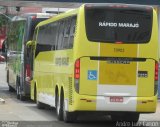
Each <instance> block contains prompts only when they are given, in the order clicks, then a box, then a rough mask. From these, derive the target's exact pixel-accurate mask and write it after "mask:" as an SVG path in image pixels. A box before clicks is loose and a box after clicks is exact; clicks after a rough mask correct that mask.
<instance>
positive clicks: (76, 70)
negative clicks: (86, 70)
mask: <svg viewBox="0 0 160 127" xmlns="http://www.w3.org/2000/svg"><path fill="white" fill-rule="evenodd" d="M74 78H75V79H79V78H80V59H78V60H76V62H75V68H74Z"/></svg>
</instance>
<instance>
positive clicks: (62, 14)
mask: <svg viewBox="0 0 160 127" xmlns="http://www.w3.org/2000/svg"><path fill="white" fill-rule="evenodd" d="M78 11H79V8H78V9H71V10H68V11H66V12H63V13H60V14H58V15H56V16H54V17H52V18H50V19H47V20H45V21H42V22H40V23H39V24H38V25H37V26H36V27H40V26H43V25H45V24H48V23H51V22H53V21H57V20H59V19H62V18H65V17H69V16H72V15H76V14H77V13H78Z"/></svg>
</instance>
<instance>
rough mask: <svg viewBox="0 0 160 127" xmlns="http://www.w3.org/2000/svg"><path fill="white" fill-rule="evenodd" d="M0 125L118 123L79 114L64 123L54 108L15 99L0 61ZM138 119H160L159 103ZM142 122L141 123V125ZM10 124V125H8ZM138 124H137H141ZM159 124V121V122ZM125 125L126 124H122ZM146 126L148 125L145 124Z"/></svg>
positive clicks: (105, 126)
mask: <svg viewBox="0 0 160 127" xmlns="http://www.w3.org/2000/svg"><path fill="white" fill-rule="evenodd" d="M0 98H2V99H4V100H5V103H0V121H1V122H0V127H1V126H2V127H114V126H115V127H116V126H121V125H120V123H112V122H111V121H110V120H109V119H108V117H103V116H86V115H85V116H80V117H79V120H78V121H77V122H76V123H64V122H61V121H58V120H57V118H56V111H55V109H51V108H49V107H48V108H46V109H37V107H36V104H35V103H34V102H32V101H23V102H22V101H20V100H17V99H16V94H15V93H14V92H9V91H8V86H7V83H6V71H5V63H0ZM140 121H160V103H159V104H158V106H157V112H156V113H154V114H144V115H141V116H140ZM142 124H143V123H141V125H142ZM8 125H10V126H8ZM141 125H138V126H141ZM159 125H160V123H159ZM123 126H126V127H127V124H123ZM147 127H148V126H147Z"/></svg>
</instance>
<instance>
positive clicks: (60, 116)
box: [56, 92, 63, 121]
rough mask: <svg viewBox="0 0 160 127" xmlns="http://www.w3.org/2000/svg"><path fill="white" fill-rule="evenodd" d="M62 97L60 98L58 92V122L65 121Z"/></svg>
mask: <svg viewBox="0 0 160 127" xmlns="http://www.w3.org/2000/svg"><path fill="white" fill-rule="evenodd" d="M61 102H62V101H61V96H60V97H59V94H58V92H57V94H56V113H57V118H58V120H60V121H62V120H63V107H62V103H61Z"/></svg>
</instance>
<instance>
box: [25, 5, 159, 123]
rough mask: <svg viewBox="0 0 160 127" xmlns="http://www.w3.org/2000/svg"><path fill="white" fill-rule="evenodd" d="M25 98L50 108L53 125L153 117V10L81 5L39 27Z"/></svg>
mask: <svg viewBox="0 0 160 127" xmlns="http://www.w3.org/2000/svg"><path fill="white" fill-rule="evenodd" d="M27 46H31V47H32V48H33V50H34V52H35V54H34V69H33V70H34V72H33V79H32V81H31V82H32V83H31V98H32V99H33V100H36V101H37V106H38V107H39V108H42V107H44V104H47V105H50V106H52V107H56V111H57V116H58V119H59V120H64V121H66V122H71V121H74V120H76V118H77V116H78V115H79V113H84V112H87V113H90V114H92V113H102V114H108V115H111V118H112V120H127V121H138V119H139V115H140V113H154V112H155V111H156V104H157V86H158V23H157V14H156V11H155V10H154V8H153V7H151V6H142V5H126V4H85V5H82V6H81V7H80V8H78V9H75V10H71V11H67V12H65V13H63V14H60V15H57V16H55V17H53V18H51V19H48V20H45V21H43V22H41V23H39V24H38V25H37V27H36V30H35V34H34V39H33V40H32V41H29V42H28V43H27Z"/></svg>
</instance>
